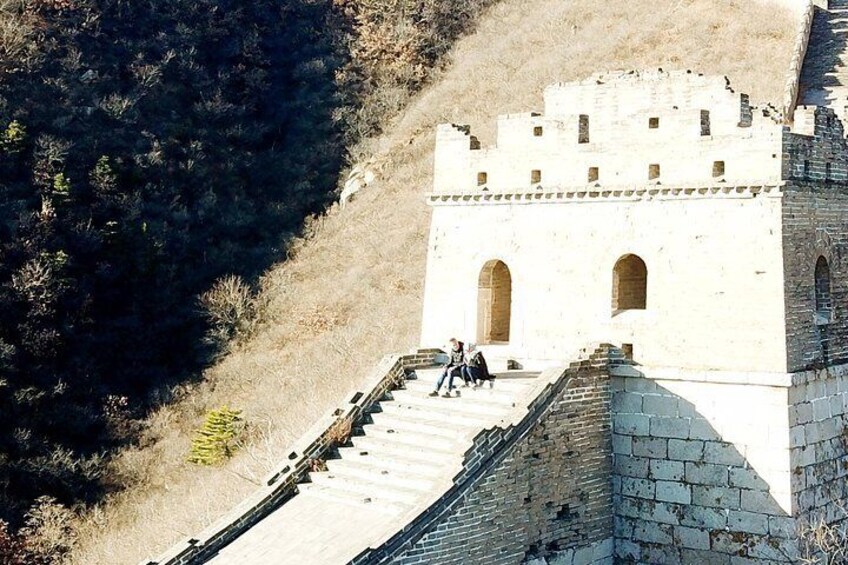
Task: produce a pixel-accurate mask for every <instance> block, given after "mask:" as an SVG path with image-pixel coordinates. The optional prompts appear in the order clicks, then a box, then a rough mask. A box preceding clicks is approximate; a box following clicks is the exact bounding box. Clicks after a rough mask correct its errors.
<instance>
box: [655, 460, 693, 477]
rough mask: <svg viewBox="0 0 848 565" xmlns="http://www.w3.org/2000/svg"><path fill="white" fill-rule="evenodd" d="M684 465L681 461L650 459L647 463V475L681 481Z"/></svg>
mask: <svg viewBox="0 0 848 565" xmlns="http://www.w3.org/2000/svg"><path fill="white" fill-rule="evenodd" d="M684 470H685V467H684V466H683V462H682V461H667V460H664V459H651V460H650V463H649V465H648V475H649V476H650V478H652V479H660V480H663V481H682V480H683V476H684V472H685V471H684Z"/></svg>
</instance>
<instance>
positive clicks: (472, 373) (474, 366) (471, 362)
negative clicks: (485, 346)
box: [463, 343, 495, 387]
mask: <svg viewBox="0 0 848 565" xmlns="http://www.w3.org/2000/svg"><path fill="white" fill-rule="evenodd" d="M463 372H464V375H463V378H464V380H465V382H466V384H468V383H471V384H473V385H474V386H475V387H479V386H483V382H484V381H488V382H489V387H491V386H493V385H494V379H495V375H493V374H491V373H489V366H488V365H487V364H486V358H485V357H483V352H482V351H480V350H479V349H477V347H476V346H475V345H474V344H473V343H471V344H468V347H467V348H466V351H465V368H464V369H463Z"/></svg>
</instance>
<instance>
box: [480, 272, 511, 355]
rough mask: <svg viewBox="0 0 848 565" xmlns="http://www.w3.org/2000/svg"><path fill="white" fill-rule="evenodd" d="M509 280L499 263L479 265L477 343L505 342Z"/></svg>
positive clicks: (507, 325) (509, 277)
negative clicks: (481, 266) (480, 267)
mask: <svg viewBox="0 0 848 565" xmlns="http://www.w3.org/2000/svg"><path fill="white" fill-rule="evenodd" d="M511 315H512V277H511V276H510V274H509V267H507V266H506V263H504V262H503V261H498V260H492V261H489V262H488V263H486V264H485V265H483V269H482V270H481V271H480V278H479V280H478V282H477V342H478V343H507V342H509V323H510V317H511Z"/></svg>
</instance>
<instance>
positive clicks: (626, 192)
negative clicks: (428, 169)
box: [426, 182, 785, 206]
mask: <svg viewBox="0 0 848 565" xmlns="http://www.w3.org/2000/svg"><path fill="white" fill-rule="evenodd" d="M784 184H785V183H783V182H776V183H771V184H762V183H759V184H750V185H727V186H724V185H722V186H715V185H710V186H691V187H679V186H678V187H672V186H668V187H666V186H662V185H648V186H638V187H636V186H634V187H602V186H597V187H579V188H577V187H575V188H545V187H539V188H538V189H537V190H527V189H520V190H519V189H516V190H514V191H497V192H495V191H492V192H489V191H486V192H483V191H480V190H475V191H473V192H471V191H465V192H430V193H427V194H426V199H427V203H428V204H430V205H431V206H445V205H448V206H456V205H476V204H529V203H545V202H556V203H563V202H566V203H579V202H589V201H605V202H635V201H641V200H681V199H703V198H734V199H746V198H755V197H757V196H760V195H765V196H767V197H769V198H782V196H783V190H784Z"/></svg>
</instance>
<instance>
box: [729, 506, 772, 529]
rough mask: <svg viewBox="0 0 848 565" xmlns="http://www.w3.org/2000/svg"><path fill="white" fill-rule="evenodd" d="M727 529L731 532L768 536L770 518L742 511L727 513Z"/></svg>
mask: <svg viewBox="0 0 848 565" xmlns="http://www.w3.org/2000/svg"><path fill="white" fill-rule="evenodd" d="M727 527H728V528H729V529H730V530H731V531H738V532H747V533H752V534H767V533H768V516H765V515H763V514H756V513H754V512H744V511H742V510H730V511H729V512H728V513H727Z"/></svg>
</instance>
